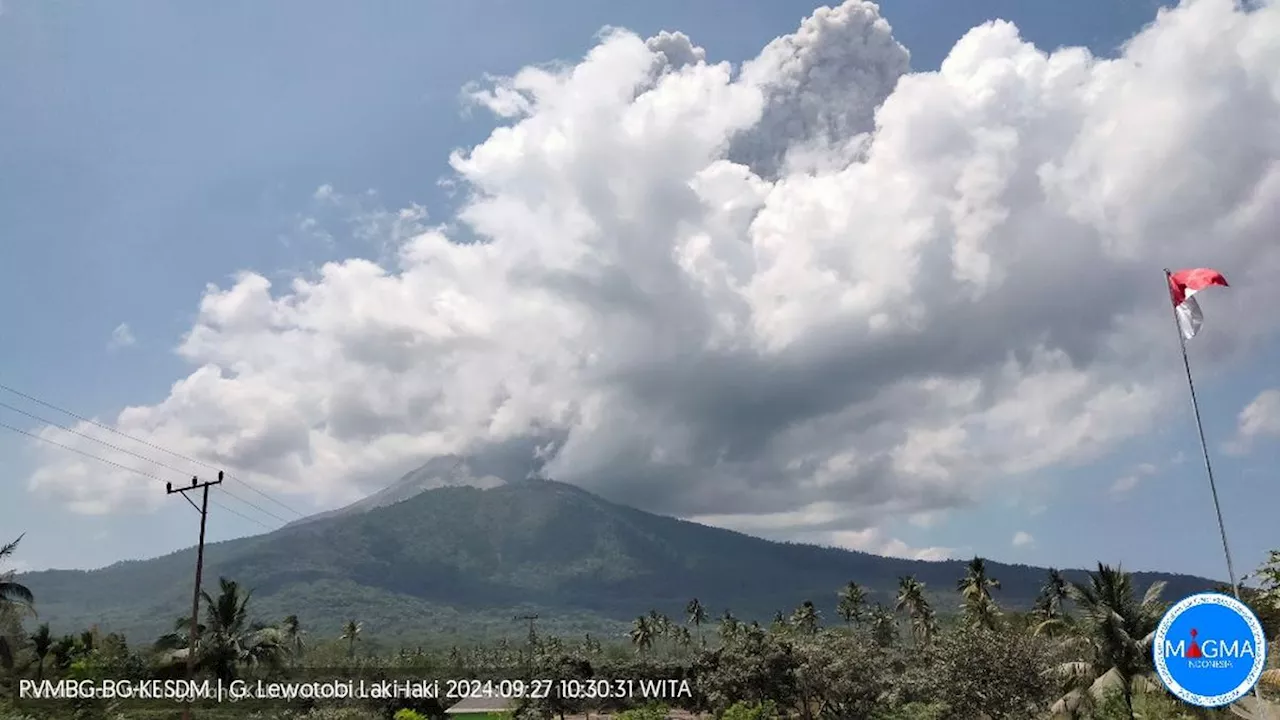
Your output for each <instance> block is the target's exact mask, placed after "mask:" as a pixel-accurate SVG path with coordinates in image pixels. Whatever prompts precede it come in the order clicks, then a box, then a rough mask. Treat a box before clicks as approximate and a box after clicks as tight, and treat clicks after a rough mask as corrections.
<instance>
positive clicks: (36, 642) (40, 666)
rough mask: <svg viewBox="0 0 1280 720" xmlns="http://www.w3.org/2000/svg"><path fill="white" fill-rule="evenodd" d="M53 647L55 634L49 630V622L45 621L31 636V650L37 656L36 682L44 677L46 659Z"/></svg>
mask: <svg viewBox="0 0 1280 720" xmlns="http://www.w3.org/2000/svg"><path fill="white" fill-rule="evenodd" d="M52 649H53V634H52V633H50V632H49V623H44V624H42V625H41V626H40V627H39V628H36V632H35V634H34V635H32V636H31V651H32V652H34V653H35V656H36V682H40V681H41V680H43V679H44V661H45V658H47V657H48V656H49V651H50V650H52Z"/></svg>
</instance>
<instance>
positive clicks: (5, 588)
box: [0, 534, 35, 669]
mask: <svg viewBox="0 0 1280 720" xmlns="http://www.w3.org/2000/svg"><path fill="white" fill-rule="evenodd" d="M23 537H25V534H23V535H19V536H18V539H17V540H14V541H13V542H11V543H9V544H8V545H5V546H3V547H0V617H3V616H5V615H16V614H24V613H28V612H29V613H32V614H34V613H35V610H34V606H35V597H33V596H32V594H31V590H29V589H27V586H26V585H23V584H22V583H20V582H18V581H17V580H14V577H15V576H16V575H17V574H18V573H17V571H16V570H4V569H3V563H4V561H5V560H7V559H9V558H10V557H12V556H13V553H14V551H16V550H17V549H18V543H20V542H22V538H23ZM20 644H21V643H20V642H17V641H16V639H15V640H14V641H11V640H10V638H9V637H6V636H5V634H4V633H3V631H2V630H0V666H3V667H5V668H6V669H11V668H12V667H13V664H14V655H15V654H16V652H17V649H18V647H17V646H18V645H20Z"/></svg>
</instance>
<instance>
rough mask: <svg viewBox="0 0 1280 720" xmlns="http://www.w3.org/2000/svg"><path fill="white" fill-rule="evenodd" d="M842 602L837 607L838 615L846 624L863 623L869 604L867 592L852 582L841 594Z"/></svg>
mask: <svg viewBox="0 0 1280 720" xmlns="http://www.w3.org/2000/svg"><path fill="white" fill-rule="evenodd" d="M839 597H840V602H839V604H837V605H836V614H837V615H839V616H840V619H841V620H843V621H845V622H846V623H849V624H853V623H860V622H862V614H863V611H864V609H865V607H866V604H867V591H866V590H864V589H863V588H862V586H861V585H859V584H858V583H856V582H854V581H852V580H850V581H849V584H848V585H845V586H844V589H842V590H841V591H840V593H839Z"/></svg>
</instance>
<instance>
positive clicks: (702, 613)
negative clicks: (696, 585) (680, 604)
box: [684, 598, 707, 646]
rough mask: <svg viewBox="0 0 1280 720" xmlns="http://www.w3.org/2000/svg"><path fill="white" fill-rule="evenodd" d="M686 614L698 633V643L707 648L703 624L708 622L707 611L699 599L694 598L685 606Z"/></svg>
mask: <svg viewBox="0 0 1280 720" xmlns="http://www.w3.org/2000/svg"><path fill="white" fill-rule="evenodd" d="M684 612H685V615H688V616H689V623H690V624H691V625H693V629H694V630H696V631H697V633H698V643H699V644H700V645H704V646H705V645H706V644H707V638H706V637H705V636H704V635H703V634H702V623H704V622H706V621H707V609H706V608H705V607H703V606H702V603H700V602H698V598H694V599H692V600H690V601H689V604H688V605H686V606H685V608H684Z"/></svg>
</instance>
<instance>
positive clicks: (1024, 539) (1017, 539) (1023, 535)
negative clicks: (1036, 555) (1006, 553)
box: [1013, 530, 1036, 548]
mask: <svg viewBox="0 0 1280 720" xmlns="http://www.w3.org/2000/svg"><path fill="white" fill-rule="evenodd" d="M1035 544H1036V539H1035V538H1034V537H1032V536H1031V533H1028V532H1023V531H1022V530H1019V531H1018V532H1016V533H1014V534H1013V546H1014V547H1016V548H1026V547H1031V546H1032V545H1035Z"/></svg>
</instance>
